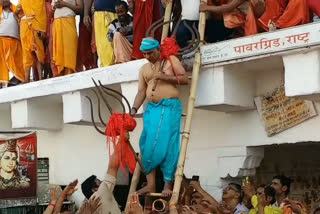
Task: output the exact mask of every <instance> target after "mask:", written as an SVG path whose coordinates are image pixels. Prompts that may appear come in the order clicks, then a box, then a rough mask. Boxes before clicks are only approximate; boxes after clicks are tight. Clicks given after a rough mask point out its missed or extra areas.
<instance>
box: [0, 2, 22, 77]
mask: <svg viewBox="0 0 320 214" xmlns="http://www.w3.org/2000/svg"><path fill="white" fill-rule="evenodd" d="M10 8H11V11H12V12H15V11H16V7H15V6H14V5H13V4H11V6H10ZM1 17H2V5H0V22H1ZM9 71H11V72H12V73H13V75H14V76H15V77H16V78H17V79H19V80H20V81H24V80H25V72H24V70H23V63H22V47H21V43H20V40H18V39H16V38H11V37H0V82H8V81H9Z"/></svg>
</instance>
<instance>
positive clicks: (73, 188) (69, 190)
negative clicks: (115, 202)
mask: <svg viewBox="0 0 320 214" xmlns="http://www.w3.org/2000/svg"><path fill="white" fill-rule="evenodd" d="M77 185H78V179H76V180H74V181H72V182H71V183H70V184H69V185H68V186H67V187H66V188H64V190H63V192H62V194H64V195H66V196H68V195H72V194H73V193H74V192H75V191H77V190H78V188H77Z"/></svg>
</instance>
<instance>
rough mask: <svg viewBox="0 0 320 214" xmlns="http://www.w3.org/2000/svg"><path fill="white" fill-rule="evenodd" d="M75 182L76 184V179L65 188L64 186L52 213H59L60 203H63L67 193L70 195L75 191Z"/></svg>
mask: <svg viewBox="0 0 320 214" xmlns="http://www.w3.org/2000/svg"><path fill="white" fill-rule="evenodd" d="M77 184H78V180H74V181H72V182H71V183H70V184H69V185H68V186H67V187H66V188H64V190H63V191H62V193H61V195H60V197H59V199H58V201H57V203H56V205H55V207H54V211H53V214H57V213H60V211H61V208H62V205H63V201H64V200H65V199H66V198H67V197H68V196H69V195H72V194H73V193H74V192H75V191H77Z"/></svg>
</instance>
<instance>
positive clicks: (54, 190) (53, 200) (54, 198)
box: [50, 186, 58, 203]
mask: <svg viewBox="0 0 320 214" xmlns="http://www.w3.org/2000/svg"><path fill="white" fill-rule="evenodd" d="M57 190H58V187H57V186H54V187H52V188H51V189H50V202H51V203H56V202H57V200H58V191H57Z"/></svg>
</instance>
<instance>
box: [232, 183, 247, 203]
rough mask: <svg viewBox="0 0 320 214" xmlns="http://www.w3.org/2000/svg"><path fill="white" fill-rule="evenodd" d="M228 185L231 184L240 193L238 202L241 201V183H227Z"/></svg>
mask: <svg viewBox="0 0 320 214" xmlns="http://www.w3.org/2000/svg"><path fill="white" fill-rule="evenodd" d="M229 185H232V186H234V187H235V188H236V190H237V192H238V193H239V194H240V196H239V203H241V202H242V199H243V195H244V194H243V192H242V188H241V185H240V184H237V183H229Z"/></svg>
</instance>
